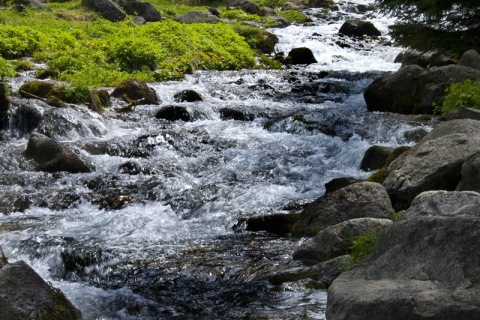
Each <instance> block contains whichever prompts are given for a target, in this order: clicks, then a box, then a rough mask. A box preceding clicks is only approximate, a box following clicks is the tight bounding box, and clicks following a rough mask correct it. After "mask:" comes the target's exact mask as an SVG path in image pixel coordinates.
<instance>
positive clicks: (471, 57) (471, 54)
mask: <svg viewBox="0 0 480 320" xmlns="http://www.w3.org/2000/svg"><path fill="white" fill-rule="evenodd" d="M458 65H460V66H465V67H469V68H473V69H476V70H480V54H479V53H478V51H476V50H468V51H466V52H465V53H464V54H463V55H462V57H461V58H460V61H458Z"/></svg>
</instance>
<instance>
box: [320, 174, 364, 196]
mask: <svg viewBox="0 0 480 320" xmlns="http://www.w3.org/2000/svg"><path fill="white" fill-rule="evenodd" d="M360 181H361V180H359V179H357V178H352V177H343V178H335V179H332V180H330V181H329V182H327V183H325V194H327V193H332V192H334V191H337V190H339V189H341V188H343V187H346V186H349V185H351V184H354V183H357V182H360Z"/></svg>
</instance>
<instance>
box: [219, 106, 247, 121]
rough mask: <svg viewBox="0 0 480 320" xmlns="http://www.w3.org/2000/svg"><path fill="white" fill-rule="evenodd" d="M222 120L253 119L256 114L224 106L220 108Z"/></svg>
mask: <svg viewBox="0 0 480 320" xmlns="http://www.w3.org/2000/svg"><path fill="white" fill-rule="evenodd" d="M218 111H219V113H220V118H221V119H222V120H237V121H253V120H254V119H255V115H254V114H251V113H247V112H244V111H240V110H235V109H231V108H222V109H220V110H218Z"/></svg>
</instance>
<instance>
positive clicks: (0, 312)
mask: <svg viewBox="0 0 480 320" xmlns="http://www.w3.org/2000/svg"><path fill="white" fill-rule="evenodd" d="M0 319H5V320H22V318H20V316H19V315H18V314H17V312H16V311H15V310H14V309H13V308H12V307H10V306H9V305H8V303H7V302H6V301H5V300H3V299H2V298H1V297H0Z"/></svg>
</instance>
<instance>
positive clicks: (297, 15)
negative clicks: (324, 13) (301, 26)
mask: <svg viewBox="0 0 480 320" xmlns="http://www.w3.org/2000/svg"><path fill="white" fill-rule="evenodd" d="M279 13H280V15H281V16H282V17H284V18H285V19H286V20H287V21H288V22H290V23H304V22H305V20H307V16H306V15H304V14H303V13H301V12H298V11H295V10H282V11H280V12H279Z"/></svg>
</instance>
